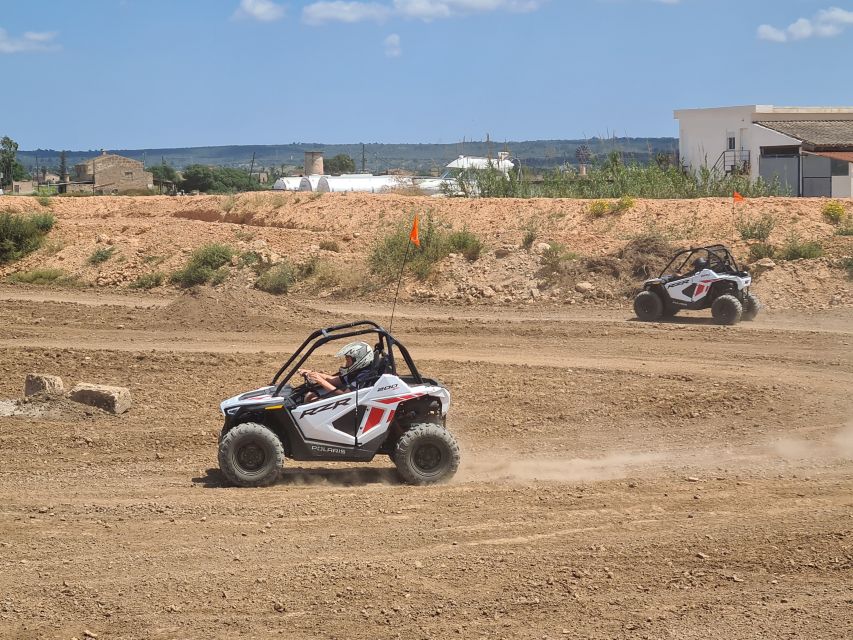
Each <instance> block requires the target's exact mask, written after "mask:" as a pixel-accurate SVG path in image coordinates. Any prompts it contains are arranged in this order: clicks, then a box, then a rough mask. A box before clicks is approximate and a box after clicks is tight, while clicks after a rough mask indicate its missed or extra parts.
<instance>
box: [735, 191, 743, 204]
mask: <svg viewBox="0 0 853 640" xmlns="http://www.w3.org/2000/svg"><path fill="white" fill-rule="evenodd" d="M732 198H734V201H735V202H743V196H742V195H740V194H739V193H738V192H737V191H735V192H734V195H732Z"/></svg>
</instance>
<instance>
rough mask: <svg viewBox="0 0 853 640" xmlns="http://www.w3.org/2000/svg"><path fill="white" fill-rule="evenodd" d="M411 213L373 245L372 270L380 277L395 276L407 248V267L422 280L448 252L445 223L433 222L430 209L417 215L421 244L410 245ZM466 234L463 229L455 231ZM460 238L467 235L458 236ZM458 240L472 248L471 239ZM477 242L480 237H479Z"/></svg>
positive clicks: (394, 277) (389, 277)
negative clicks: (421, 214)
mask: <svg viewBox="0 0 853 640" xmlns="http://www.w3.org/2000/svg"><path fill="white" fill-rule="evenodd" d="M410 225H411V217H410V216H406V217H405V218H404V219H402V220H400V221H399V223H398V224H397V226H396V227H395V228H394V229H393V230H392V231H390V232H389V233H387V234H386V235H385V236H382V237H380V238H379V239H378V240H377V241H376V242H375V243H374V245H373V249H372V251H371V253H370V256H369V258H368V265H369V267H370V271H371V273H373V274H375V275H377V276H379V277H380V278H382V279H383V280H385V281H386V282H387V281H392V280H395V279H396V278H397V276H398V275H399V273H400V268H401V267H402V266H403V259H404V257H405V256H406V253H407V252H408V256H409V257H408V261H407V263H406V267H407V269H408V270H409V271H410V272H411V273H413V274H414V275H415V276H416V277H417V278H418V279H420V280H425V279H426V278H427V277H429V275H430V274H431V273H432V272H433V269H434V268H435V265H437V264H438V263H439V262H440V261H441V260H442V259H444V258H445V257H447V255H448V254H449V253H451V251H452V248H451V245H450V235H451V234H450V233H449V231H448V226H447V225H444V224H441V223H439V222H436V220H435V219H434V218H433V217H432V215H431V214H430V213H427V214H425V215H423V216H421V219H420V229H419V231H420V233H419V237H420V241H421V246H420V247H417V246H410V242H409V232H410V231H411V226H410ZM458 233H461V234H465V233H466V231H465V230H463V231H462V232H458ZM459 237H460V238H463V237H467V236H459ZM458 242H463V243H464V242H470V243H471V244H470V247H471V251H473V242H472V241H470V240H458ZM478 242H479V240H478Z"/></svg>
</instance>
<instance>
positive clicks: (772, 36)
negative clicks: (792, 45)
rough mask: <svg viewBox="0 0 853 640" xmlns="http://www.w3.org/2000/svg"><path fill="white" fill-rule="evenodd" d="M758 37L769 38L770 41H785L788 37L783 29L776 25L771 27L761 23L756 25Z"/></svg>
mask: <svg viewBox="0 0 853 640" xmlns="http://www.w3.org/2000/svg"><path fill="white" fill-rule="evenodd" d="M758 37H759V38H760V39H761V40H769V41H770V42H785V40H787V39H788V36H786V35H785V32H784V31H782V30H781V29H777V28H776V27H771V26H770V25H769V24H762V25H761V26H759V27H758Z"/></svg>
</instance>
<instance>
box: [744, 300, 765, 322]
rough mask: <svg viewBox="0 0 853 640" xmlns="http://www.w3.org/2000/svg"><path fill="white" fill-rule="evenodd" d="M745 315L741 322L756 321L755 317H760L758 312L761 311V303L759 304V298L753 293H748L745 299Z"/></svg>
mask: <svg viewBox="0 0 853 640" xmlns="http://www.w3.org/2000/svg"><path fill="white" fill-rule="evenodd" d="M742 306H743V315H741V318H740V319H741V320H747V321H749V320H755V316H757V315H758V312H759V311H761V302H759V300H758V298H757V297H756V296H754V295H752V294H751V293H747V294H746V296H745V297H744V299H743V304H742Z"/></svg>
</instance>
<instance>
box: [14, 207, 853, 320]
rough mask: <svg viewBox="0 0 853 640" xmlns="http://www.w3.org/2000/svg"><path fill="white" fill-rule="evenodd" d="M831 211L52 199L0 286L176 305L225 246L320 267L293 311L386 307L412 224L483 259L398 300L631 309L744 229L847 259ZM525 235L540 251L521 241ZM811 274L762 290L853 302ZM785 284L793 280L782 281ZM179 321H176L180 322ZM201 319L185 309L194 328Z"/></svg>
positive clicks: (837, 271)
mask: <svg viewBox="0 0 853 640" xmlns="http://www.w3.org/2000/svg"><path fill="white" fill-rule="evenodd" d="M824 203H825V201H824V200H823V199H807V198H756V199H750V200H747V201H746V202H745V203H742V204H739V205H738V206H737V209H734V210H733V208H732V203H731V200H730V199H727V198H705V199H699V200H638V201H637V202H636V203H635V205H634V206H633V207H632V208H631V209H629V210H627V211H623V212H620V213H612V214H608V215H605V216H598V217H596V216H594V215H592V213H591V212H590V211H589V202H588V201H585V200H564V199H531V200H509V199H485V198H484V199H455V198H450V199H442V198H424V197H413V196H402V195H395V194H388V195H372V194H345V193H342V194H306V193H254V194H239V195H235V196H198V197H168V196H162V197H159V196H158V197H99V198H53V199H51V201H50V202H49V204H48V205H47V206H42V205H40V204H38V201H37V200H35V199H33V198H9V199H7V201H6V202H4V205H6V206H8V207H9V208H10V209H13V210H19V211H31V212H36V211H39V212H46V211H52V212H53V213H54V215H55V216H56V218H57V225H56V227H55V228H54V230H53V231H52V232H51V233H50V236H49V238H48V240H47V242H46V243H45V245H44V247H43V248H42V249H41V250H39V251H38V252H36V253H34V254H32V255H30V256H28V257H27V258H25V259H23V260H20V261H18V262H16V263H15V264H13V265H5V266H3V267H0V277H1V276H4V275H9V274H10V273H12V272H14V271H28V270H32V269H36V268H44V267H48V268H52V269H58V270H61V272H62V274H63V276H66V277H69V278H71V279H72V280H73V281H75V282H77V283H81V284H88V285H95V286H99V287H122V288H124V287H129V286H133V285H134V283H137V281H138V279H139V278H140V276H145V275H148V276H152V277H153V276H155V275H158V274H159V277H160V278H161V279H162V282H163V283H164V284H162V285H160V286H158V287H157V289H156V290H157V291H161V292H168V293H174V291H175V289H174V288H173V287H171V286H170V285H169V284H168V275H169V274H170V273H171V272H173V271H175V270H177V269H180V268H182V267H184V266H185V265H186V263H187V260H188V259H189V256H190V254H191V253H192V251H193V250H195V249H196V248H198V247H199V246H201V245H204V244H209V243H212V242H217V243H223V244H227V245H229V246H231V247H232V248H233V249H234V250H235V252H236V253H237V254H238V255H245V254H248V253H252V252H254V253H257V254H260V255H263V257H264V259H265V260H269V261H271V262H277V261H280V260H285V259H286V260H288V261H290V262H291V263H292V264H294V265H304V264H309V263H311V264H313V265H315V267H316V268H315V269H314V271H313V272H312V273H313V275H311V276H310V277H308V279H307V280H306V281H304V282H302V283H298V284H297V285H296V286H295V287H293V289H292V291H291V295H290V296H289V298H290V299H291V300H292V299H294V298H296V299H299V298H300V297H303V296H304V297H305V298H311V299H314V298H316V297H318V296H319V297H326V296H336V297H342V298H345V299H351V298H353V297H356V296H359V297H363V296H365V295H369V296H370V297H371V298H373V299H379V300H383V301H384V300H386V299H388V298H390V297H392V296H393V288H390V287H388V286H384V285H383V284H382V282H383V280H382V279H380V278H374V277H371V276H369V274H367V268H366V265H367V258H368V256H369V254H370V252H371V251H372V250H373V247H374V246H375V241H376V240H377V239H378V238H380V237H382V236H383V235H384V234H386V233H387V232H388V231H389V230H390V229H392V228H394V227H395V226H396V225H397V224H398V223H401V222H402V223H403V224H408V220H410V219H411V217H412V216H413V214H414V213H415V212H417V213H419V214H420V215H421V216H422V217H423V216H427V215H429V216H432V217H434V218H435V220H437V221H438V222H441V223H442V224H445V225H448V226H450V227H453V228H454V229H457V230H460V229H463V228H464V229H467V230H468V231H470V232H472V233H473V234H475V235H476V236H477V237H478V238H480V239H481V240H482V242H483V244H484V248H483V251H482V253H481V257H480V259H479V260H477V261H476V262H469V261H468V260H466V259H465V258H464V257H463V256H452V257H448V258H446V259H445V260H443V261H442V262H441V263H440V264H438V265H436V269H435V272H434V273H433V274H432V275H431V276H430V277H429V278H427V279H426V280H424V281H420V280H417V279H415V278H414V277H409V276H407V277H406V279H405V280H404V283H403V288H402V291H401V295H402V299H404V300H405V299H409V300H422V299H429V300H437V301H446V302H458V303H465V304H471V303H478V304H491V305H495V304H498V305H505V304H543V303H554V304H573V303H577V304H592V305H600V304H606V305H611V304H621V305H623V306H624V305H627V304H628V303H629V300H628V298H629V297H630V295H631V293H632V292H633V291H635V290H636V289H637V287H639V285H640V283H641V282H642V280H643V279H644V278H646V277H648V276H649V275H650V274H654V273H656V272H657V270H659V269H660V267H661V266H662V265H663V264H664V263H665V261H666V259H667V258H668V257H669V256H670V255H671V253H672V251H673V250H674V249H678V248H683V247H689V246H698V245H703V244H710V243H715V242H723V243H726V244H728V245H729V246H731V247H732V250H733V253H734V254H735V256H736V257H737V258H738V259H739V260H740V261H744V259H745V258H746V257H747V255H748V253H749V242H746V241H743V240H741V239H740V235H739V233H738V230H737V226H738V223H739V221H740V220H742V219H744V218H747V219H748V218H754V217H757V216H761V215H765V214H767V215H770V216H773V218H774V221H775V226H774V227H773V230H772V234H771V236H770V238H769V242H770V243H772V244H774V245H776V246H780V245H781V244H783V243H784V242H785V241H786V239H787V238H788V237H790V236H791V234H795V235H797V236H799V237H800V238H803V239H816V240H818V241H820V242H821V243H822V244H823V246H824V249H825V251H826V254H827V256H828V257H829V258H830V259H835V260H837V259H839V258H841V257H843V256H849V255H851V254H853V237H850V236H836V235H834V234H835V230H836V228H835V227H834V226H833V225H831V224H829V223H828V222H827V221H826V220H825V219H824V218H823V217H822V214H821V207H822V206H823V204H824ZM531 235H532V238H533V242H532V243H530V242H526V243H525V240H530V238H531ZM523 245H524V246H529V247H530V248H529V249H525V248H524V246H523ZM539 245H547V246H550V247H558V246H560V247H564V248H565V250H566V252H568V253H572V254H575V259H574V260H572V261H568V260H566V261H563V263H561V264H559V265H557V266H556V267H555V266H554V264H551V265H548V264H545V263H543V258H544V259H545V260H548V259H551V260H552V262H553V257H554V256H551V257H550V258H548V255H545V256H543V254H542V253H541V251H538V250H537V247H538V246H539ZM96 251H100V252H101V253H102V254H103V253H104V251H106V253H108V254H109V257H108V258H107V259H106V260H104V261H101V262H98V261H96V260H93V259H92V257H93V255H94V254H95V252H96ZM235 260H236V259H235ZM812 262H814V261H804V262H803V263H801V264H798V265H797V266H796V267H793V266H792V267H782V266H780V267H779V271H778V273H777V275H772V276H771V277H770V278H769V279H768V280H767V281H768V282H770V281H772V280H773V279H774V278H782V279H781V280H780V281H779V282H778V283H777V284H779V285H780V286H781V289H777V288H775V287H774V289H773V291H772V292H771V295H770V300H768V302H769V304H770V305H776V304H777V303H778V306H780V307H785V306H792V305H798V304H799V302H798V301H809V300H813V301H815V304H824V302H823V300H824V298H827V296H825V295H823V294H822V293H820V292H815V293H816V294H819V295H811V293H812V292H811V290H810V288H809V287H810V282H811V279H810V276H808V275H807V274H808V273H809V272H810V271H814V272H815V273H816V274H817V275H819V276H821V277H823V276H825V277H826V281H825V282H824V286H823V289H825V290H827V291H831V292H832V293H831V295H830V296H829V297H828V298H827V300H826V301H825V303H826V304H830V301H831V300H832V299H837V300H838V301H839V302H838V304H844V305H847V304H853V303H851V302H850V296H849V290H848V281H847V280H846V278H845V275H844V271H843V270H842V269H841V268H836V267H835V266H833V265H835V264H837V262H829V263H827V264H825V265H823V264H821V263H815V266H814V267H812V266H810V264H811V263H812ZM240 264H242V263H240V262H238V261H235V263H234V265H233V266H232V267H231V269H230V275H229V277H228V279H227V281H226V282H225V283H224V284H223V285H222V287H221V288H222V289H225V290H233V291H235V295H238V294H239V295H238V297H244V296H245V295H247V293H248V292H249V289H250V288H251V286H252V284H253V282H254V278H255V277H256V275H255V274H254V273H253V272H252V270H251V269H250V268H246V267H241V266H240ZM783 273H785V274H788V275H787V276H785V277H782V276H781V275H780V274H783ZM556 275H558V276H559V277H555V276H556ZM582 283H590V284H592V285H593V287H592V288H591V289H590V288H586V285H582ZM579 286H580V287H581V288H582V289H583V290H582V291H579V290H578V288H579ZM777 294H778V296H779V297H778V298H777ZM204 295H206V294H204ZM836 296H840V297H838V298H836ZM765 297H767V296H765ZM226 298H227V296H226ZM189 302H190V301H189V300H188V301H185V303H186V304H189ZM198 303H200V302H199V301H198V300H197V304H198ZM256 303H258V304H261V303H260V302H259V301H257V300H255V301H254V302H252V301H250V300H246V301H245V302H242V301H241V300H234V301H232V302H231V303H229V302H227V300H221V301H220V304H232V306H231V307H228V308H229V309H235V310H236V309H238V308H239V307H240V306H241V304H245V305H246V306H247V307H250V306H251V305H252V304H256ZM182 304H184V303H182ZM283 304H284V303H283ZM289 304H290V303H287V304H286V306H287V307H288V308H289ZM173 311H175V312H176V314H177V317H178V318H179V320H180V319H181V318H182V314H184V313H185V312H184V311H180V310H178V309H177V308H176V309H174V310H173ZM193 313H194V312H190V311H189V310H187V311H186V314H187V318H188V320H187V323H188V324H189V323H190V320H192V319H193V318H194V317H195V316H193ZM284 315H286V314H284ZM196 316H197V317H195V319H196V320H198V321H199V322H216V321H220V320H226V319H227V318H228V313H227V312H226V311H224V310H223V309H222V308H220V305H218V304H214V303H211V304H210V305H209V309H207V310H206V311H204V312H201V311H199V312H198V313H197V314H196ZM167 319H168V318H167ZM180 321H183V320H180ZM270 328H273V327H270Z"/></svg>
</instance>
